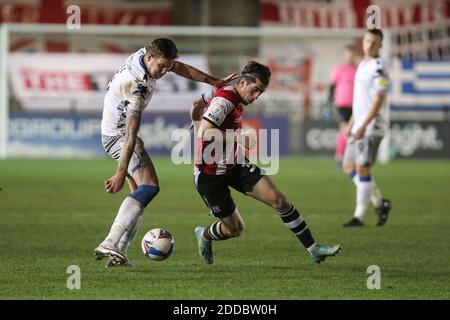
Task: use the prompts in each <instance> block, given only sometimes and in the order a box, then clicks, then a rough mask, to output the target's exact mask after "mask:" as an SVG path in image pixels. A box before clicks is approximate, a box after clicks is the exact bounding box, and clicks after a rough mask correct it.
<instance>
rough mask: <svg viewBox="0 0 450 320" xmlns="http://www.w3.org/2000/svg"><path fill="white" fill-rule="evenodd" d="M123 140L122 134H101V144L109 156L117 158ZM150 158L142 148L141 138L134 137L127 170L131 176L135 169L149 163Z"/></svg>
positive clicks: (150, 162) (150, 161)
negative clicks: (134, 143) (134, 141)
mask: <svg viewBox="0 0 450 320" xmlns="http://www.w3.org/2000/svg"><path fill="white" fill-rule="evenodd" d="M124 142H125V137H124V136H122V135H121V136H104V135H102V144H103V148H104V149H105V151H106V153H108V154H109V155H110V156H111V158H113V159H115V160H117V161H118V160H119V158H120V153H121V152H122V146H123V144H124ZM151 164H152V160H151V159H150V156H149V155H148V153H147V151H145V148H144V142H143V141H142V139H141V138H139V137H137V138H136V145H135V146H134V151H133V154H132V155H131V159H130V163H129V164H128V169H127V172H128V174H129V175H130V176H131V175H132V174H133V173H134V172H135V171H136V170H137V169H139V168H142V167H144V166H146V165H151Z"/></svg>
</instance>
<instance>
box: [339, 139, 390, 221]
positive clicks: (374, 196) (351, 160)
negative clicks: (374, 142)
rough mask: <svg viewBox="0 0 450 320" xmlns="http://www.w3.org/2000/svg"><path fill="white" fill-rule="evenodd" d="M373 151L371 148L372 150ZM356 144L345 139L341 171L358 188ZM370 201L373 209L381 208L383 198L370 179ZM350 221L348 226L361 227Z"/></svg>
mask: <svg viewBox="0 0 450 320" xmlns="http://www.w3.org/2000/svg"><path fill="white" fill-rule="evenodd" d="M372 149H373V148H372ZM356 153H357V152H356V142H355V139H354V138H353V137H350V138H348V139H347V144H346V148H345V152H344V158H343V165H342V169H343V171H344V173H345V174H346V175H347V176H348V177H349V178H350V179H351V180H352V181H353V183H354V185H355V187H356V188H357V187H358V183H359V175H358V174H357V171H356V162H355V161H356ZM370 201H371V202H372V204H373V206H374V207H375V208H380V207H383V197H382V195H381V192H380V190H379V189H378V186H377V184H376V182H375V179H373V177H372V190H371V193H370ZM352 220H353V221H350V222H349V223H350V225H349V226H353V225H355V226H358V225H362V224H361V223H360V222H361V221H360V220H357V219H352Z"/></svg>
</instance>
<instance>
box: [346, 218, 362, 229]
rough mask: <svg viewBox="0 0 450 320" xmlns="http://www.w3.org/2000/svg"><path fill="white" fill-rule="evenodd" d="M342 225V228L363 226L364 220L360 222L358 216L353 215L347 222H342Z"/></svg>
mask: <svg viewBox="0 0 450 320" xmlns="http://www.w3.org/2000/svg"><path fill="white" fill-rule="evenodd" d="M342 226H343V227H344V228H352V227H362V226H364V222H362V221H361V220H359V219H358V218H355V217H353V218H352V219H351V220H350V221H349V222H347V223H344V224H343V225H342Z"/></svg>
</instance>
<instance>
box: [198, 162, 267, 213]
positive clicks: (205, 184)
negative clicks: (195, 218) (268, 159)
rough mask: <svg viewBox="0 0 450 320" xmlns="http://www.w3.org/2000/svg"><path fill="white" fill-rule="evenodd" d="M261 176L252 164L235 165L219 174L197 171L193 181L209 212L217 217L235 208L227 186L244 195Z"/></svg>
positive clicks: (259, 171) (231, 211) (257, 168)
mask: <svg viewBox="0 0 450 320" xmlns="http://www.w3.org/2000/svg"><path fill="white" fill-rule="evenodd" d="M263 176H264V175H263V174H262V173H261V169H260V168H259V167H258V166H256V165H254V164H248V165H246V166H242V165H235V166H234V167H233V169H231V170H230V171H229V172H227V173H225V174H221V175H209V174H206V173H203V172H197V173H196V175H195V176H194V179H195V181H194V182H195V186H196V187H197V191H198V193H199V194H200V196H201V197H202V199H203V201H205V204H206V205H207V206H208V208H209V210H210V211H211V213H212V214H213V215H214V216H215V217H217V218H225V217H228V216H229V215H231V214H232V213H233V212H234V210H236V204H235V203H234V200H233V198H232V197H231V192H230V189H229V188H228V187H232V188H233V189H235V190H237V191H239V192H241V193H243V194H245V195H246V194H247V192H250V191H252V190H253V187H254V186H255V184H256V183H257V182H258V181H259V180H260V179H261V178H262V177H263Z"/></svg>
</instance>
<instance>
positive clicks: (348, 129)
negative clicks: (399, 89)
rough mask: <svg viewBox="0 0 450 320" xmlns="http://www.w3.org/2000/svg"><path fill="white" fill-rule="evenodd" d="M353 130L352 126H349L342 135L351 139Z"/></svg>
mask: <svg viewBox="0 0 450 320" xmlns="http://www.w3.org/2000/svg"><path fill="white" fill-rule="evenodd" d="M351 130H352V126H351V125H347V126H345V128H344V129H343V131H342V133H343V134H344V136H346V137H347V138H348V137H350V132H351Z"/></svg>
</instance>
